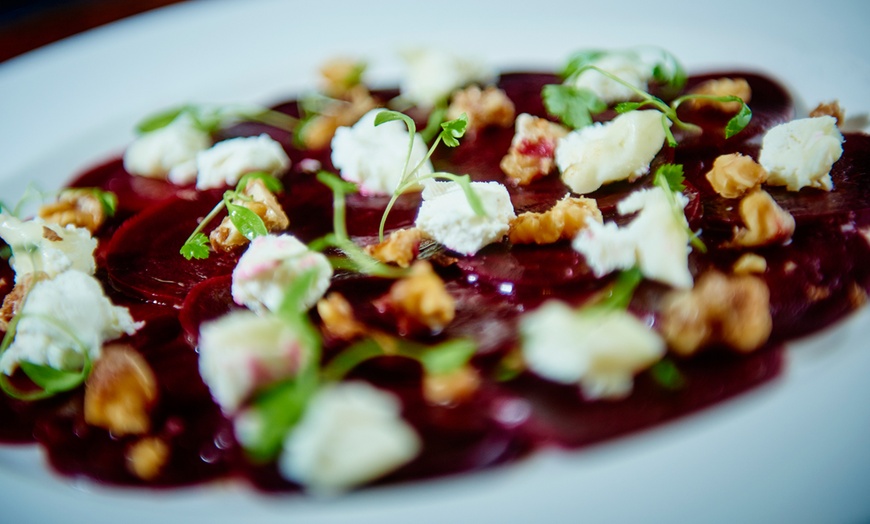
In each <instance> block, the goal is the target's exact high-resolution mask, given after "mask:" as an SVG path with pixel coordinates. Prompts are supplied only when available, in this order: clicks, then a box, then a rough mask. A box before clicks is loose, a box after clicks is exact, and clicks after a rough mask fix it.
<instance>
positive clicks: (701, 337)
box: [661, 271, 773, 356]
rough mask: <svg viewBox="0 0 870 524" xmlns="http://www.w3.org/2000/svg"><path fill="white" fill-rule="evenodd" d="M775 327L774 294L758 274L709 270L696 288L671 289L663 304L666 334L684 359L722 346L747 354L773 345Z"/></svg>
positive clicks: (663, 321)
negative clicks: (709, 348)
mask: <svg viewBox="0 0 870 524" xmlns="http://www.w3.org/2000/svg"><path fill="white" fill-rule="evenodd" d="M772 327H773V320H772V318H771V315H770V292H769V290H768V288H767V284H766V283H765V282H764V281H763V280H762V279H760V278H758V277H756V276H751V275H739V276H726V275H724V274H722V273H720V272H718V271H708V272H706V273H704V274H703V275H702V276H701V277H700V278H699V279H698V281H697V282H696V283H695V287H694V288H693V289H691V290H680V291H671V292H669V293H668V294H667V295H665V297H664V299H663V303H662V325H661V331H662V335H663V336H664V337H665V340H667V342H668V344H669V346H670V348H671V350H672V351H673V352H674V353H677V354H678V355H683V356H688V355H692V354H694V353H696V352H697V351H698V350H699V349H701V348H702V347H704V346H707V345H711V344H716V343H722V344H724V345H726V346H728V347H730V348H732V349H735V350H737V351H740V352H743V353H747V352H750V351H753V350H756V349H758V348H759V347H761V345H762V344H764V343H765V342H766V341H767V339H768V338H769V337H770V332H771V329H772Z"/></svg>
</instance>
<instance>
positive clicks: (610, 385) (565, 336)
mask: <svg viewBox="0 0 870 524" xmlns="http://www.w3.org/2000/svg"><path fill="white" fill-rule="evenodd" d="M519 327H520V334H521V337H522V353H523V358H524V359H525V361H526V363H527V364H528V366H529V369H531V370H532V371H533V372H534V373H536V374H538V375H540V376H541V377H543V378H545V379H547V380H551V381H553V382H558V383H560V384H580V386H581V388H582V389H583V394H584V395H585V396H586V397H587V398H589V399H601V398H620V397H624V396H626V395H628V394H629V393H631V389H632V385H633V379H634V375H635V374H636V373H638V372H639V371H641V370H643V369H646V368H647V367H649V366H651V365H652V364H654V363H655V362H657V361H658V360H659V359H661V357H662V356H663V355H664V353H665V349H666V346H665V343H664V341H663V340H662V338H661V337H660V336H659V335H658V334H657V333H656V332H655V331H653V330H652V329H650V328H649V327H648V326H647V325H646V324H644V323H643V322H641V321H640V320H639V319H638V318H637V317H635V316H634V315H632V314H631V313H628V312H626V311H623V310H613V311H598V312H595V311H588V312H583V313H580V312H577V311H575V310H573V309H571V307H569V306H568V305H567V304H565V303H563V302H559V301H555V300H553V301H549V302H547V303H545V304H544V305H543V306H541V307H540V308H538V309H536V310H535V311H532V312H531V313H528V314H526V315H524V316H522V317H521V318H520V326H519Z"/></svg>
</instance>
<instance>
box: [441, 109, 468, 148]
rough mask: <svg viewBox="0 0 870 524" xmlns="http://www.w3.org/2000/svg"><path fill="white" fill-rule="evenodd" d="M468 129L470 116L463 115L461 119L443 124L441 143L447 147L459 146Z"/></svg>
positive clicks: (460, 116)
mask: <svg viewBox="0 0 870 524" xmlns="http://www.w3.org/2000/svg"><path fill="white" fill-rule="evenodd" d="M467 128H468V115H467V114H465V113H462V114H461V115H459V118H456V119H454V120H449V121H447V122H444V123H443V124H441V129H442V131H441V141H442V142H444V145H446V146H447V147H456V146H458V145H459V140H457V139H459V138H462V137H463V136H465V130H466V129H467Z"/></svg>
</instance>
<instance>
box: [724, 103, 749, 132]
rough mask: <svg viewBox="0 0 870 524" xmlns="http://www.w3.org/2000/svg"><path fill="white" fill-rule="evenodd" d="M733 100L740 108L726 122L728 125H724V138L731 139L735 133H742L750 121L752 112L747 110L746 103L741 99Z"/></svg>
mask: <svg viewBox="0 0 870 524" xmlns="http://www.w3.org/2000/svg"><path fill="white" fill-rule="evenodd" d="M733 98H736V99H737V100H739V101H740V103H741V106H740V111H738V112H737V114H736V115H734V117H732V118H731V120H729V121H728V124H726V125H725V138H731V137H732V136H734V135H736V134H737V133H739V132H741V131H743V130H744V129H746V126H748V125H749V122H750V121H751V120H752V110H751V109H749V106H748V105H746V102H744V101H743V99H742V98H739V97H736V96H735V97H733Z"/></svg>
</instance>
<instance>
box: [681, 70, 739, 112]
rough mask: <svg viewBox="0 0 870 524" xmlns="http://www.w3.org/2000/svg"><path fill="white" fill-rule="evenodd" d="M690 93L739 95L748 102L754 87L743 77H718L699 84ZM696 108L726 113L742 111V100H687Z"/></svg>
mask: <svg viewBox="0 0 870 524" xmlns="http://www.w3.org/2000/svg"><path fill="white" fill-rule="evenodd" d="M689 93H690V94H693V95H711V96H737V97H740V98H741V99H742V100H743V101H744V102H746V103H747V104H748V103H749V100H750V99H751V98H752V88H751V87H749V82H747V81H746V80H745V79H743V78H718V79H715V80H708V81H706V82H703V83H701V84H698V85H697V86H696V87H695V88H694V89H692V90H691V91H690V92H689ZM687 103H688V104H689V105H690V106H691V107H692V108H694V109H701V108H706V107H709V108H712V109H717V110H719V111H724V112H726V113H736V112H737V111H740V108H741V106H742V105H741V104H740V102H716V101H714V100H703V99H697V98H695V99H691V100H689V101H688V102H687Z"/></svg>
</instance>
